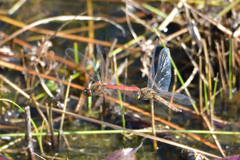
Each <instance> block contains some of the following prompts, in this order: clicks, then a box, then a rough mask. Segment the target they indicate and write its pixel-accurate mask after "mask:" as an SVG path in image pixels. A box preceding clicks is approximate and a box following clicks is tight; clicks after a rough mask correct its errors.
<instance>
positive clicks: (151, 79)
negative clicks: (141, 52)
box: [147, 39, 158, 88]
mask: <svg viewBox="0 0 240 160" xmlns="http://www.w3.org/2000/svg"><path fill="white" fill-rule="evenodd" d="M157 44H158V39H157V40H156V42H155V45H154V49H153V55H152V64H151V66H150V68H149V77H148V84H147V87H149V88H152V87H153V84H154V77H155V68H154V60H155V52H156V48H157Z"/></svg>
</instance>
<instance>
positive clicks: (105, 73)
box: [96, 43, 112, 82]
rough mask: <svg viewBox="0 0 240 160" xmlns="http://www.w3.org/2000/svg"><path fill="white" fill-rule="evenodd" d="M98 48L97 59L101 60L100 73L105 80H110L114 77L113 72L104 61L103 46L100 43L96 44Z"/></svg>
mask: <svg viewBox="0 0 240 160" xmlns="http://www.w3.org/2000/svg"><path fill="white" fill-rule="evenodd" d="M96 48H97V60H98V61H100V68H99V69H100V73H101V79H102V81H104V82H107V81H110V80H111V78H112V74H111V73H110V72H109V70H108V68H106V63H105V61H104V58H103V55H102V51H101V48H100V46H99V44H98V43H97V44H96Z"/></svg>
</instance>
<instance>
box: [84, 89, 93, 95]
mask: <svg viewBox="0 0 240 160" xmlns="http://www.w3.org/2000/svg"><path fill="white" fill-rule="evenodd" d="M83 94H84V95H85V96H87V97H90V96H92V91H91V90H90V89H88V88H85V89H84V91H83Z"/></svg>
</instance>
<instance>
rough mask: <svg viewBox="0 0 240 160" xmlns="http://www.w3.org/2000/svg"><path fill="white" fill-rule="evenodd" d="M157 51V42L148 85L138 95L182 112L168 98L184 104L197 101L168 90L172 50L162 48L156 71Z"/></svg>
mask: <svg viewBox="0 0 240 160" xmlns="http://www.w3.org/2000/svg"><path fill="white" fill-rule="evenodd" d="M155 52H156V44H155V49H154V51H153V56H152V64H151V66H150V69H149V71H150V74H149V77H148V84H147V87H145V88H141V92H140V95H137V96H136V97H138V98H141V99H143V100H150V99H154V100H156V101H158V102H162V103H163V104H165V105H167V106H168V107H170V108H171V109H172V110H174V111H176V112H181V110H180V109H178V108H176V107H175V106H174V104H171V103H170V102H168V101H167V100H171V99H173V101H175V102H177V103H180V104H184V105H191V102H193V103H195V101H194V100H192V99H191V98H189V97H187V96H185V95H183V94H180V93H171V92H168V87H169V85H170V81H171V59H170V50H169V49H168V48H163V49H162V50H161V52H160V54H159V59H158V64H157V71H156V73H155V69H154V57H155ZM137 94H138V93H137Z"/></svg>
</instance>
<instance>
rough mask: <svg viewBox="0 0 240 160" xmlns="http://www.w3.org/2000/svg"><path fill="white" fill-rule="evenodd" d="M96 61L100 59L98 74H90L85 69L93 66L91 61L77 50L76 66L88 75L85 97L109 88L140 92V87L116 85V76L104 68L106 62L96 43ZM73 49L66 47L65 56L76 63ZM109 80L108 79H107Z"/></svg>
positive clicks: (106, 90) (96, 94) (98, 93)
mask: <svg viewBox="0 0 240 160" xmlns="http://www.w3.org/2000/svg"><path fill="white" fill-rule="evenodd" d="M96 48H97V61H100V64H99V69H100V76H98V75H99V73H98V72H97V74H96V75H94V76H90V75H89V74H88V73H87V71H86V69H87V68H90V67H92V68H95V67H96V66H95V65H94V63H93V61H91V60H90V59H89V58H88V57H86V56H84V55H83V54H82V53H81V52H78V64H79V65H78V66H79V67H80V68H82V70H83V71H84V72H85V73H86V74H87V75H88V76H89V78H90V82H89V83H88V86H87V87H86V88H85V89H84V91H83V94H84V95H85V96H87V97H90V96H98V95H100V94H102V93H104V92H108V93H109V90H120V91H129V92H128V93H129V94H130V93H133V94H135V95H139V94H140V88H138V87H129V86H117V85H116V78H115V76H112V74H111V73H110V72H109V70H108V69H107V68H106V63H105V61H104V58H103V55H102V52H101V49H100V46H99V45H98V44H97V45H96ZM74 52H75V51H74V49H72V48H67V49H66V50H65V54H66V56H67V57H68V58H69V59H70V60H71V61H73V62H75V63H76V61H75V60H74V59H75V58H74ZM109 80H110V81H109Z"/></svg>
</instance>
